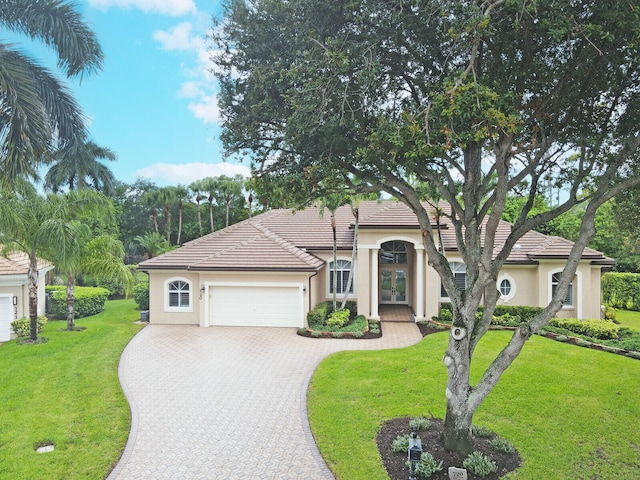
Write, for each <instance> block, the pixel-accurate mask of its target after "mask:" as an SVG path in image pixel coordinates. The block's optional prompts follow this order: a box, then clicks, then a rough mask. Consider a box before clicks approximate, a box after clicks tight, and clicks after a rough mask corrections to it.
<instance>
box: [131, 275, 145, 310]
mask: <svg viewBox="0 0 640 480" xmlns="http://www.w3.org/2000/svg"><path fill="white" fill-rule="evenodd" d="M133 300H134V301H135V302H136V305H137V306H138V310H149V282H148V281H147V282H139V283H136V284H135V286H134V287H133Z"/></svg>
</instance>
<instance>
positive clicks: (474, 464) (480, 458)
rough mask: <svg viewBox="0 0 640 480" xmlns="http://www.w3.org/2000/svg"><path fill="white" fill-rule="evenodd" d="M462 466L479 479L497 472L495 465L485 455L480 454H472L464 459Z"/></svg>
mask: <svg viewBox="0 0 640 480" xmlns="http://www.w3.org/2000/svg"><path fill="white" fill-rule="evenodd" d="M462 465H463V466H464V468H466V469H467V470H469V471H471V473H473V474H475V475H478V476H479V477H481V478H484V477H486V476H487V475H491V474H492V473H494V472H495V471H497V470H498V467H497V466H496V464H495V463H494V462H493V460H491V459H490V458H489V457H487V456H486V455H483V454H482V453H480V452H472V453H470V454H469V455H468V456H467V458H465V459H464V462H462Z"/></svg>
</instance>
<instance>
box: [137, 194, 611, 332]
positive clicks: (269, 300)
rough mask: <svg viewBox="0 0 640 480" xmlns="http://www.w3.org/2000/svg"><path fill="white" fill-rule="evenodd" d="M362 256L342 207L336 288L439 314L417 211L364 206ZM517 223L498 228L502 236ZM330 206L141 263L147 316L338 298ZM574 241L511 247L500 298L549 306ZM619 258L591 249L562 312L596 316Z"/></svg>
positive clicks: (179, 316)
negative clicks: (607, 272) (604, 281)
mask: <svg viewBox="0 0 640 480" xmlns="http://www.w3.org/2000/svg"><path fill="white" fill-rule="evenodd" d="M359 211H360V228H359V230H358V242H357V255H356V260H355V262H354V265H352V264H351V250H352V246H353V238H354V218H353V216H352V214H351V210H350V208H349V207H348V206H345V207H341V208H340V209H338V211H337V212H336V224H337V230H338V233H337V243H338V261H337V267H338V268H337V279H338V281H337V284H338V287H337V291H338V294H339V295H340V297H342V295H344V293H345V289H346V285H347V278H348V275H349V270H350V269H351V268H353V271H354V282H353V286H352V288H351V289H350V292H349V293H348V295H349V298H350V299H353V300H357V303H358V313H360V314H364V315H366V316H367V317H369V318H379V311H380V305H385V304H402V305H407V306H409V307H411V309H412V310H413V313H414V318H415V319H416V320H421V319H425V318H430V317H431V316H433V315H436V314H437V313H438V310H439V306H440V304H441V303H442V302H446V301H447V300H448V299H447V297H446V292H445V291H444V290H443V289H442V287H441V283H440V278H439V276H438V274H437V273H436V271H435V270H434V269H433V268H431V267H430V266H429V265H428V263H427V258H426V255H425V252H424V247H423V245H422V240H421V236H420V229H419V227H418V223H417V220H416V218H415V215H414V214H413V213H412V212H411V211H410V210H409V208H408V207H406V206H405V205H404V204H401V203H398V202H396V201H392V200H389V201H383V202H375V201H371V202H364V203H362V204H361V205H360V209H359ZM434 227H435V225H434ZM510 228H511V226H510V225H509V224H508V223H506V222H505V223H503V224H501V226H500V229H499V232H498V241H497V243H498V247H500V245H499V244H500V239H502V241H504V239H505V238H506V236H507V235H508V233H509V231H510ZM441 232H442V244H443V246H444V249H445V252H446V256H447V258H448V259H449V262H450V264H451V268H452V270H453V271H454V273H455V275H456V278H458V281H460V282H461V283H463V284H464V282H465V281H466V279H465V276H466V273H465V267H464V264H463V263H462V261H461V259H460V255H459V254H458V252H457V248H456V242H455V236H454V233H453V229H450V228H448V225H447V223H446V220H445V221H444V223H443V224H442V225H441ZM332 246H333V241H332V229H331V221H330V214H329V212H325V214H324V215H321V214H320V211H319V209H318V208H317V207H310V208H307V209H305V210H303V211H298V212H292V211H290V210H271V211H268V212H266V213H263V214H261V215H258V216H256V217H254V218H251V219H249V220H245V221H243V222H240V223H238V224H236V225H233V226H230V227H227V228H225V229H223V230H220V231H217V232H214V233H211V234H209V235H206V236H204V237H202V238H199V239H197V240H193V241H191V242H189V243H186V244H185V245H184V246H182V247H181V248H178V249H176V250H174V251H172V252H169V253H166V254H164V255H161V256H159V257H156V258H152V259H150V260H147V261H144V262H142V263H141V264H140V266H139V268H140V269H141V270H143V271H145V272H147V273H148V274H149V282H150V287H149V302H150V303H149V305H150V321H151V322H152V323H167V324H195V325H200V326H203V327H208V326H211V325H238V326H241V325H242V326H273V327H303V326H305V319H306V314H307V312H308V311H309V310H310V309H312V308H313V307H314V306H315V305H316V304H318V303H319V302H322V301H324V300H328V299H330V298H331V297H332V288H333V282H332V281H331V280H332V276H333V268H332V267H333V265H332V263H333V254H332ZM571 246H572V243H571V242H570V241H568V240H565V239H562V238H558V237H549V236H546V235H543V234H540V233H537V232H529V233H527V234H526V235H525V236H524V237H523V238H522V239H521V240H520V241H519V242H518V244H517V245H516V246H515V248H514V249H513V252H512V254H511V255H510V256H509V258H508V260H507V262H506V263H505V266H504V268H503V270H502V271H501V273H500V276H499V278H498V282H497V287H498V289H499V290H500V292H501V298H500V303H504V304H511V305H529V306H545V305H547V304H548V302H549V300H550V298H551V295H552V291H553V290H554V288H555V283H556V282H557V279H558V275H559V274H560V272H561V271H562V268H563V266H564V262H565V259H566V258H567V256H568V255H569V251H570V248H571ZM613 264H614V262H613V260H612V259H610V258H607V257H605V256H604V255H603V254H602V253H600V252H597V251H595V250H592V249H586V250H585V252H584V254H583V256H582V260H581V262H580V265H579V267H578V270H577V272H576V275H575V277H574V279H573V282H572V285H571V288H570V290H569V292H568V294H567V297H566V298H565V305H564V307H563V309H562V311H561V312H560V313H559V315H561V316H567V317H577V318H598V317H599V316H600V276H601V272H602V269H603V268H605V267H610V266H612V265H613Z"/></svg>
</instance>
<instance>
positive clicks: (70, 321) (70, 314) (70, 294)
mask: <svg viewBox="0 0 640 480" xmlns="http://www.w3.org/2000/svg"><path fill="white" fill-rule="evenodd" d="M75 283H76V282H75V276H74V275H73V274H69V276H68V277H67V330H75V328H76V322H75V302H76V294H75Z"/></svg>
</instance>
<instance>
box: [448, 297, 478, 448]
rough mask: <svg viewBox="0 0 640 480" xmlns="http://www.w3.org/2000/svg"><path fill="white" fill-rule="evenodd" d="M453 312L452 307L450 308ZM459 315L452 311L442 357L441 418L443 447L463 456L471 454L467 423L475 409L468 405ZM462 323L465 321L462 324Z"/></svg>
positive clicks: (466, 348) (465, 345)
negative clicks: (443, 390) (443, 407)
mask: <svg viewBox="0 0 640 480" xmlns="http://www.w3.org/2000/svg"><path fill="white" fill-rule="evenodd" d="M454 310H455V308H454ZM460 318H461V315H460V313H459V312H455V311H454V323H453V325H452V326H451V332H450V335H449V347H448V348H447V351H446V353H445V356H444V359H443V360H444V364H445V366H446V367H447V373H448V380H447V389H446V398H447V413H446V415H445V419H444V447H445V448H446V449H447V450H451V451H455V452H459V453H461V454H463V455H464V456H466V455H468V454H469V453H471V451H473V438H472V436H471V424H472V420H473V414H474V413H475V408H472V407H471V405H470V404H469V393H470V390H471V389H470V386H469V371H470V366H471V353H470V335H469V334H468V331H467V329H466V327H464V326H463V322H462V321H460V320H456V319H460ZM464 323H466V322H464Z"/></svg>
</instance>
